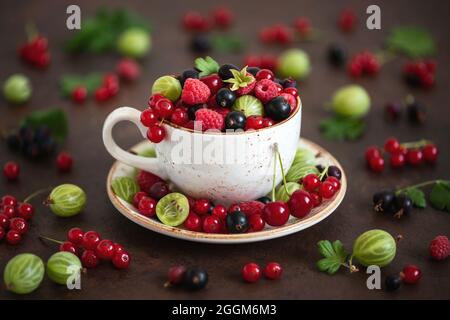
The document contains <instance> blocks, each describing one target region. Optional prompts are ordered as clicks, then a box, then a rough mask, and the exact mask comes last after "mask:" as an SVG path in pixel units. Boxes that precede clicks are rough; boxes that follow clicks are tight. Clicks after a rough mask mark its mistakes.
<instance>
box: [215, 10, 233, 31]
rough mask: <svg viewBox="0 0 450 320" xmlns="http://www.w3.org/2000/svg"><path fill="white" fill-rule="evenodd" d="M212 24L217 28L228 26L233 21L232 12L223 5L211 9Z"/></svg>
mask: <svg viewBox="0 0 450 320" xmlns="http://www.w3.org/2000/svg"><path fill="white" fill-rule="evenodd" d="M213 19H214V24H215V25H216V26H218V27H219V28H228V27H229V26H230V25H231V24H232V23H233V13H232V12H231V10H230V9H228V8H225V7H220V8H217V9H216V10H214V11H213Z"/></svg>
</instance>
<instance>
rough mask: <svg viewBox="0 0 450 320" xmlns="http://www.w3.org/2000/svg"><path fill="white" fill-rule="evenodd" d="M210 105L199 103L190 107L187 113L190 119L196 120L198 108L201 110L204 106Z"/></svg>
mask: <svg viewBox="0 0 450 320" xmlns="http://www.w3.org/2000/svg"><path fill="white" fill-rule="evenodd" d="M207 107H208V106H207V105H206V104H197V105H195V106H192V107H189V109H188V111H187V113H188V117H189V120H195V113H196V112H197V110H200V109H202V108H207Z"/></svg>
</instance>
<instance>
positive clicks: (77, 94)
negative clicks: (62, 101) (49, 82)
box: [72, 86, 87, 103]
mask: <svg viewBox="0 0 450 320" xmlns="http://www.w3.org/2000/svg"><path fill="white" fill-rule="evenodd" d="M86 98H87V89H86V87H83V86H78V87H76V88H75V89H73V91H72V100H73V102H76V103H83V102H84V101H86Z"/></svg>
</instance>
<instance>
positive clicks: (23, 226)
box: [9, 218, 28, 235]
mask: <svg viewBox="0 0 450 320" xmlns="http://www.w3.org/2000/svg"><path fill="white" fill-rule="evenodd" d="M9 229H10V230H15V231H17V232H18V233H19V234H21V235H22V234H25V233H26V232H27V231H28V223H27V222H26V221H25V219H22V218H12V219H11V220H10V221H9Z"/></svg>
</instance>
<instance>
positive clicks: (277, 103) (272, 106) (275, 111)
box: [265, 97, 291, 121]
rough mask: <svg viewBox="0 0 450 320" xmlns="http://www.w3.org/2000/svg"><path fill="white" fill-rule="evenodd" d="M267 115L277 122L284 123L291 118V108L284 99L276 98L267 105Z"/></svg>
mask: <svg viewBox="0 0 450 320" xmlns="http://www.w3.org/2000/svg"><path fill="white" fill-rule="evenodd" d="M265 111H266V115H267V116H268V117H270V118H272V119H273V120H275V121H282V120H285V119H287V118H288V117H289V114H290V113H291V106H290V105H289V103H288V102H287V101H286V99H284V98H283V97H276V98H274V99H272V100H271V101H269V103H267V104H266V105H265Z"/></svg>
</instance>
